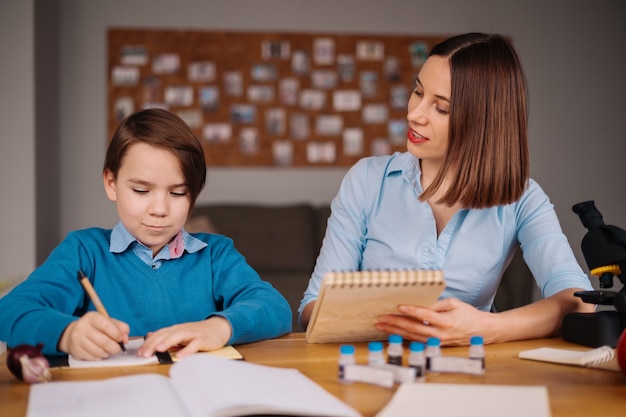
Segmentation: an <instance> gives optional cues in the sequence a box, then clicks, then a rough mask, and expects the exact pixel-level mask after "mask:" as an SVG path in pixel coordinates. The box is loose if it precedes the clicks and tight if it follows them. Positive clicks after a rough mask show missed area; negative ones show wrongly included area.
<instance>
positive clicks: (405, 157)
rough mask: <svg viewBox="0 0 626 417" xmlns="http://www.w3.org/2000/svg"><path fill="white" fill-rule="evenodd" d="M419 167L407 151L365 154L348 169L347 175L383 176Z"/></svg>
mask: <svg viewBox="0 0 626 417" xmlns="http://www.w3.org/2000/svg"><path fill="white" fill-rule="evenodd" d="M416 167H418V168H417V169H419V165H418V164H416V159H415V157H414V156H413V155H411V154H410V153H408V152H395V153H393V154H391V155H377V156H367V157H365V158H361V159H360V160H358V161H357V162H356V163H355V164H354V165H353V166H352V167H351V168H350V170H349V171H348V174H347V176H372V175H373V176H377V177H378V176H385V175H387V174H390V173H392V172H402V171H404V170H406V169H415V168H416Z"/></svg>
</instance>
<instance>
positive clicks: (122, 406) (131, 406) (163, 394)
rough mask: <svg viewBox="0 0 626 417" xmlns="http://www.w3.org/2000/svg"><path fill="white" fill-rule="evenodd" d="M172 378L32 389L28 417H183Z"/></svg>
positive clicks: (63, 383)
mask: <svg viewBox="0 0 626 417" xmlns="http://www.w3.org/2000/svg"><path fill="white" fill-rule="evenodd" d="M184 415H185V414H184V410H183V409H182V407H181V405H180V403H179V402H178V399H177V398H176V396H175V394H174V392H173V390H172V387H171V385H170V381H169V378H168V377H166V376H164V375H159V374H141V375H131V376H124V377H118V378H111V379H105V380H102V381H58V382H47V383H42V384H34V385H31V387H30V395H29V397H28V410H27V413H26V417H85V416H89V417H111V416H115V417H123V416H151V417H173V416H181V417H183V416H184Z"/></svg>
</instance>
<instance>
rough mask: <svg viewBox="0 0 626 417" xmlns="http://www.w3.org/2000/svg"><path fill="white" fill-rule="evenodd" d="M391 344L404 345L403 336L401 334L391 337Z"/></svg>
mask: <svg viewBox="0 0 626 417" xmlns="http://www.w3.org/2000/svg"><path fill="white" fill-rule="evenodd" d="M389 343H402V336H400V335H399V334H392V335H389Z"/></svg>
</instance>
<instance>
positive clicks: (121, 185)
mask: <svg viewBox="0 0 626 417" xmlns="http://www.w3.org/2000/svg"><path fill="white" fill-rule="evenodd" d="M103 180H104V188H105V191H106V194H107V197H108V198H109V200H111V201H114V202H116V203H117V212H118V215H119V217H120V220H121V221H122V223H123V224H124V226H125V227H126V229H128V231H129V232H130V233H132V234H133V236H135V238H136V239H137V240H139V241H140V242H141V243H143V244H144V245H146V246H147V247H149V248H151V249H152V256H155V255H156V254H157V253H158V252H159V251H160V250H161V249H162V248H163V247H164V246H165V245H166V244H168V243H169V242H170V240H172V238H173V237H174V236H176V234H178V232H180V230H181V229H182V228H183V225H184V224H185V221H186V220H187V215H188V213H189V208H190V206H191V200H190V197H189V190H188V188H187V184H186V181H185V177H184V175H183V172H182V171H181V169H180V163H179V161H178V159H176V157H175V156H174V154H173V153H172V152H170V151H168V150H166V149H164V148H160V147H155V146H151V145H148V144H145V143H136V144H134V145H131V146H130V147H129V148H128V151H127V153H126V155H125V156H124V158H123V159H122V163H121V166H120V170H119V172H118V175H117V178H114V176H113V173H112V172H110V171H106V172H105V173H104V174H103Z"/></svg>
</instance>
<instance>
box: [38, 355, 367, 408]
mask: <svg viewBox="0 0 626 417" xmlns="http://www.w3.org/2000/svg"><path fill="white" fill-rule="evenodd" d="M249 415H290V416H320V417H360V414H359V413H358V412H357V411H356V410H354V409H353V408H351V407H350V406H348V405H347V404H345V403H343V402H342V401H340V400H339V399H337V398H336V397H334V396H333V395H331V394H329V393H328V392H327V391H326V390H324V389H323V388H322V387H321V386H319V385H318V384H316V383H315V382H313V381H312V380H310V379H309V378H307V377H306V376H305V375H304V374H302V373H301V372H300V371H298V370H296V369H284V368H274V367H269V366H264V365H257V364H252V363H249V362H245V361H233V360H229V359H225V358H221V357H218V356H213V355H204V354H195V355H191V356H189V357H187V358H184V359H181V360H180V361H178V362H176V363H175V364H174V365H172V366H171V368H170V370H169V377H167V376H165V375H161V374H152V373H148V374H138V375H131V376H122V377H117V378H111V379H105V380H97V381H59V382H48V383H45V384H35V385H32V386H31V388H30V395H29V398H28V410H27V417H50V416H64V417H84V416H89V417H123V416H150V417H230V416H249Z"/></svg>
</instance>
